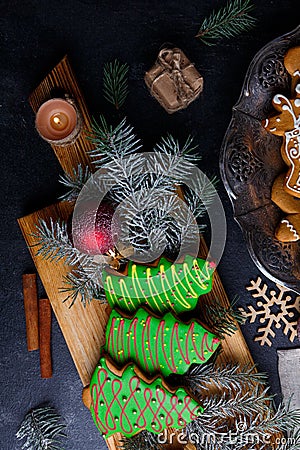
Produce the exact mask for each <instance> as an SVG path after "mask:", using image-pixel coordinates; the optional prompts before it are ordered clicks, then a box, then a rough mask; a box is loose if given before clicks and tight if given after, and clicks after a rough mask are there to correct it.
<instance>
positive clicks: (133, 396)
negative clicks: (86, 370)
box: [85, 357, 203, 439]
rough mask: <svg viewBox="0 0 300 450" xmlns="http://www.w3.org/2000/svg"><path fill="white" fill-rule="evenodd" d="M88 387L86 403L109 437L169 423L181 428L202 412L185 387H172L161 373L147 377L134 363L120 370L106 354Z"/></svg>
mask: <svg viewBox="0 0 300 450" xmlns="http://www.w3.org/2000/svg"><path fill="white" fill-rule="evenodd" d="M89 389H90V394H91V399H90V400H89V401H87V404H90V405H91V406H90V411H91V414H92V417H93V419H94V422H95V424H96V426H97V428H98V429H99V431H100V432H101V433H102V435H103V436H104V437H105V438H106V439H107V438H109V437H110V436H112V435H113V434H115V433H117V432H120V433H122V434H123V435H124V436H126V437H131V436H133V435H135V434H137V433H138V432H140V431H142V430H148V431H151V432H152V433H156V434H159V433H161V432H162V431H163V430H164V429H165V428H168V427H172V428H175V429H181V428H183V427H185V426H186V425H187V424H188V423H190V422H191V421H192V420H194V419H196V418H197V416H198V415H199V414H201V413H202V412H203V408H202V407H201V406H200V405H199V404H198V403H197V402H196V400H194V399H193V398H192V397H190V396H189V395H188V394H187V392H186V391H185V390H184V389H183V388H182V387H179V388H177V389H175V390H173V391H172V390H171V389H170V388H169V387H168V386H167V385H166V384H165V383H164V382H163V380H162V379H161V378H160V377H156V378H153V379H151V380H149V379H146V378H145V376H144V375H143V374H142V373H141V372H140V371H139V370H138V369H137V368H136V367H135V366H134V365H133V364H130V365H128V366H126V367H125V368H123V369H122V370H121V371H118V370H117V368H116V367H115V366H114V365H113V364H112V363H111V361H109V360H108V359H107V358H106V357H102V358H101V359H100V362H99V364H98V366H97V368H96V370H95V372H94V374H93V376H92V380H91V384H90V387H89ZM85 397H87V395H86V394H85Z"/></svg>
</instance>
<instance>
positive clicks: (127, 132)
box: [88, 115, 141, 168]
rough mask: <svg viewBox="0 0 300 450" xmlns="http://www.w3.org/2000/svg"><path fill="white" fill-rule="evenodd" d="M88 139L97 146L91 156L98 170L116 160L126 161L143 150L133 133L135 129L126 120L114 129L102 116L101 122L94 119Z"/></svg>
mask: <svg viewBox="0 0 300 450" xmlns="http://www.w3.org/2000/svg"><path fill="white" fill-rule="evenodd" d="M88 138H89V140H91V141H92V142H93V143H94V144H95V148H94V149H93V150H91V151H90V155H91V157H92V158H93V163H94V165H95V167H96V168H99V167H102V166H103V165H105V164H107V163H109V162H111V161H112V160H115V159H118V160H121V159H124V158H126V157H128V156H129V155H132V154H133V153H135V152H137V151H138V150H139V149H140V148H141V144H140V140H139V139H137V138H136V136H135V134H134V133H133V128H132V127H131V126H130V125H127V123H126V119H123V120H122V121H121V122H120V123H119V125H117V126H116V127H113V126H111V125H108V124H107V122H106V120H105V118H104V116H102V115H101V116H100V118H99V121H96V120H95V119H93V122H92V133H91V135H90V136H89V137H88Z"/></svg>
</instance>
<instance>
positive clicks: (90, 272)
mask: <svg viewBox="0 0 300 450" xmlns="http://www.w3.org/2000/svg"><path fill="white" fill-rule="evenodd" d="M102 269H103V265H101V264H99V263H97V264H96V263H91V264H89V265H86V266H84V267H82V266H79V267H78V268H77V269H76V270H73V271H71V272H69V273H68V275H67V276H66V277H64V282H65V285H66V287H64V288H61V289H60V292H64V293H67V294H68V295H67V297H66V298H65V300H64V302H67V301H69V300H71V302H70V305H69V308H71V307H72V306H73V305H74V303H75V302H76V300H77V299H80V301H81V303H82V304H83V306H84V307H86V305H88V304H90V303H91V301H92V300H93V299H95V300H99V301H100V302H102V303H106V302H107V300H106V297H105V292H104V289H103V288H102V284H101V278H102Z"/></svg>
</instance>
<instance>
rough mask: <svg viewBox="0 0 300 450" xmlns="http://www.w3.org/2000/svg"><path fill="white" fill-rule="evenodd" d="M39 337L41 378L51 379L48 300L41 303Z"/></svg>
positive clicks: (49, 309)
mask: <svg viewBox="0 0 300 450" xmlns="http://www.w3.org/2000/svg"><path fill="white" fill-rule="evenodd" d="M39 337H40V371H41V377H42V378H51V377H52V358H51V305H50V301H49V300H48V299H47V298H43V299H41V300H40V301H39Z"/></svg>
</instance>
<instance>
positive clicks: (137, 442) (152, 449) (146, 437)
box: [118, 430, 162, 450]
mask: <svg viewBox="0 0 300 450" xmlns="http://www.w3.org/2000/svg"><path fill="white" fill-rule="evenodd" d="M158 437H159V435H157V434H154V433H151V432H149V431H145V430H144V431H141V432H140V433H139V434H137V435H135V436H133V437H132V438H127V439H122V440H121V443H122V445H121V446H119V447H118V448H120V449H122V450H161V449H162V446H161V445H160V444H159V443H158Z"/></svg>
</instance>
